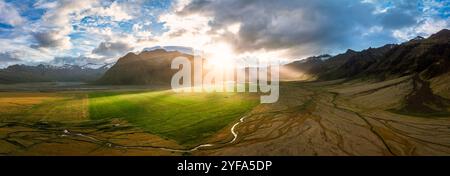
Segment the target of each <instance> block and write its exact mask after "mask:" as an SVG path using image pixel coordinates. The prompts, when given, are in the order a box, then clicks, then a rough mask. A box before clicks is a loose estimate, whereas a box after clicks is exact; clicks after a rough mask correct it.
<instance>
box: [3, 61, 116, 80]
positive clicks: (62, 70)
mask: <svg viewBox="0 0 450 176" xmlns="http://www.w3.org/2000/svg"><path fill="white" fill-rule="evenodd" d="M108 68H109V67H108V65H104V66H102V67H99V68H89V67H83V66H78V65H63V66H53V65H44V64H40V65H36V66H29V65H11V66H9V67H7V68H4V69H0V83H2V84H10V83H24V82H92V81H95V80H97V79H98V78H100V77H101V76H102V75H103V73H105V72H106V70H108Z"/></svg>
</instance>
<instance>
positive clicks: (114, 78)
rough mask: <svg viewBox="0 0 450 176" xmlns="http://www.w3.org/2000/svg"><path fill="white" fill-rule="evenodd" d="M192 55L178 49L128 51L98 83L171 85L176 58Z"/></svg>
mask: <svg viewBox="0 0 450 176" xmlns="http://www.w3.org/2000/svg"><path fill="white" fill-rule="evenodd" d="M179 56H183V57H187V58H189V59H193V57H192V56H191V55H188V54H183V53H180V52H178V51H166V50H163V49H156V50H151V51H143V52H141V53H139V54H135V53H128V54H127V55H125V56H123V57H122V58H120V59H119V60H118V61H117V63H116V64H115V65H114V66H112V67H111V68H110V69H109V70H108V71H107V72H106V73H105V75H103V77H101V78H100V79H99V80H98V81H97V83H98V84H105V85H150V84H158V85H169V84H170V81H171V78H172V75H173V74H175V72H176V70H172V69H171V68H170V66H171V62H172V60H173V59H174V58H176V57H179Z"/></svg>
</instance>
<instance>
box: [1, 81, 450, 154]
mask: <svg viewBox="0 0 450 176" xmlns="http://www.w3.org/2000/svg"><path fill="white" fill-rule="evenodd" d="M444 77H445V76H443V77H442V78H439V79H435V81H432V82H431V84H430V85H431V86H430V87H431V89H432V91H433V93H434V94H435V95H436V96H439V97H441V98H443V97H445V92H447V91H448V87H447V88H442V87H439V89H438V87H435V88H434V86H433V85H434V84H436V82H437V81H439V80H442V79H445V78H444ZM413 83H414V77H413V76H405V77H400V78H397V79H392V80H388V81H383V82H370V81H363V80H353V81H346V80H335V81H322V82H282V83H281V85H280V93H281V94H280V101H278V102H277V103H274V104H258V98H257V96H253V95H242V94H236V93H233V94H229V93H227V94H226V95H225V94H221V93H213V94H208V93H200V94H196V95H192V94H191V93H188V94H175V93H172V92H171V91H163V90H145V89H139V88H137V87H128V88H124V87H123V89H116V90H107V89H108V87H103V90H80V91H54V90H53V92H30V91H25V92H24V91H16V92H3V93H1V96H0V102H1V103H0V106H1V109H2V116H1V120H0V145H1V147H0V148H1V151H0V153H1V154H4V155H321V156H322V155H325V156H328V155H331V156H335V155H449V154H450V143H449V141H450V135H449V134H450V116H446V115H445V114H444V115H442V114H440V115H436V116H433V115H432V114H431V115H428V116H417V115H414V114H412V115H411V114H405V113H396V112H395V111H393V109H401V108H402V107H404V104H405V97H406V96H407V95H409V94H411V91H413V90H414V84H413ZM133 90H134V91H133ZM201 94H204V95H201ZM440 95H442V96H440ZM255 97H256V98H255ZM443 99H445V98H443ZM240 100H242V101H240ZM243 100H245V101H243ZM239 102H241V103H239ZM251 102H255V103H251ZM242 103H244V104H242ZM242 105H244V106H242ZM19 107H20V108H19ZM441 108H442V107H441ZM445 108H446V111H448V110H450V106H449V105H448V104H446V105H445ZM195 109H197V110H195ZM183 112H188V113H183ZM177 113H180V114H181V115H177Z"/></svg>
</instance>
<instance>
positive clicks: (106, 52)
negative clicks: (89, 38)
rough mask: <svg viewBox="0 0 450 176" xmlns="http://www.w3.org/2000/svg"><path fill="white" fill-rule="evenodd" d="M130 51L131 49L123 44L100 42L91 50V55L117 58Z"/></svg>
mask: <svg viewBox="0 0 450 176" xmlns="http://www.w3.org/2000/svg"><path fill="white" fill-rule="evenodd" d="M132 49H133V47H131V46H130V45H129V44H127V43H124V42H101V43H100V44H99V45H98V47H97V48H95V49H94V50H92V53H93V54H98V55H103V56H117V55H120V54H123V53H126V52H128V51H130V50H132Z"/></svg>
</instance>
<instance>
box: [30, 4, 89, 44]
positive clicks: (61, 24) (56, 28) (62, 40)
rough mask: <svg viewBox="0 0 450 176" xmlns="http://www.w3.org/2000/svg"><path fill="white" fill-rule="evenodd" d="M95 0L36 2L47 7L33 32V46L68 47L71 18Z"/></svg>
mask: <svg viewBox="0 0 450 176" xmlns="http://www.w3.org/2000/svg"><path fill="white" fill-rule="evenodd" d="M96 3H97V1H95V0H77V1H70V0H62V1H56V2H48V3H41V4H37V6H38V7H39V8H45V9H47V11H46V13H45V14H44V15H43V17H42V18H41V21H40V23H39V24H37V25H38V27H37V28H36V30H37V31H34V32H33V34H32V35H33V37H34V38H35V40H36V44H34V45H32V46H33V47H35V48H56V49H69V48H70V47H71V43H70V37H69V36H68V35H69V34H70V33H71V32H72V25H71V20H72V19H73V18H75V17H77V16H76V15H77V14H79V13H81V12H83V11H84V10H86V9H89V8H91V7H92V6H93V5H94V4H96Z"/></svg>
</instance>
